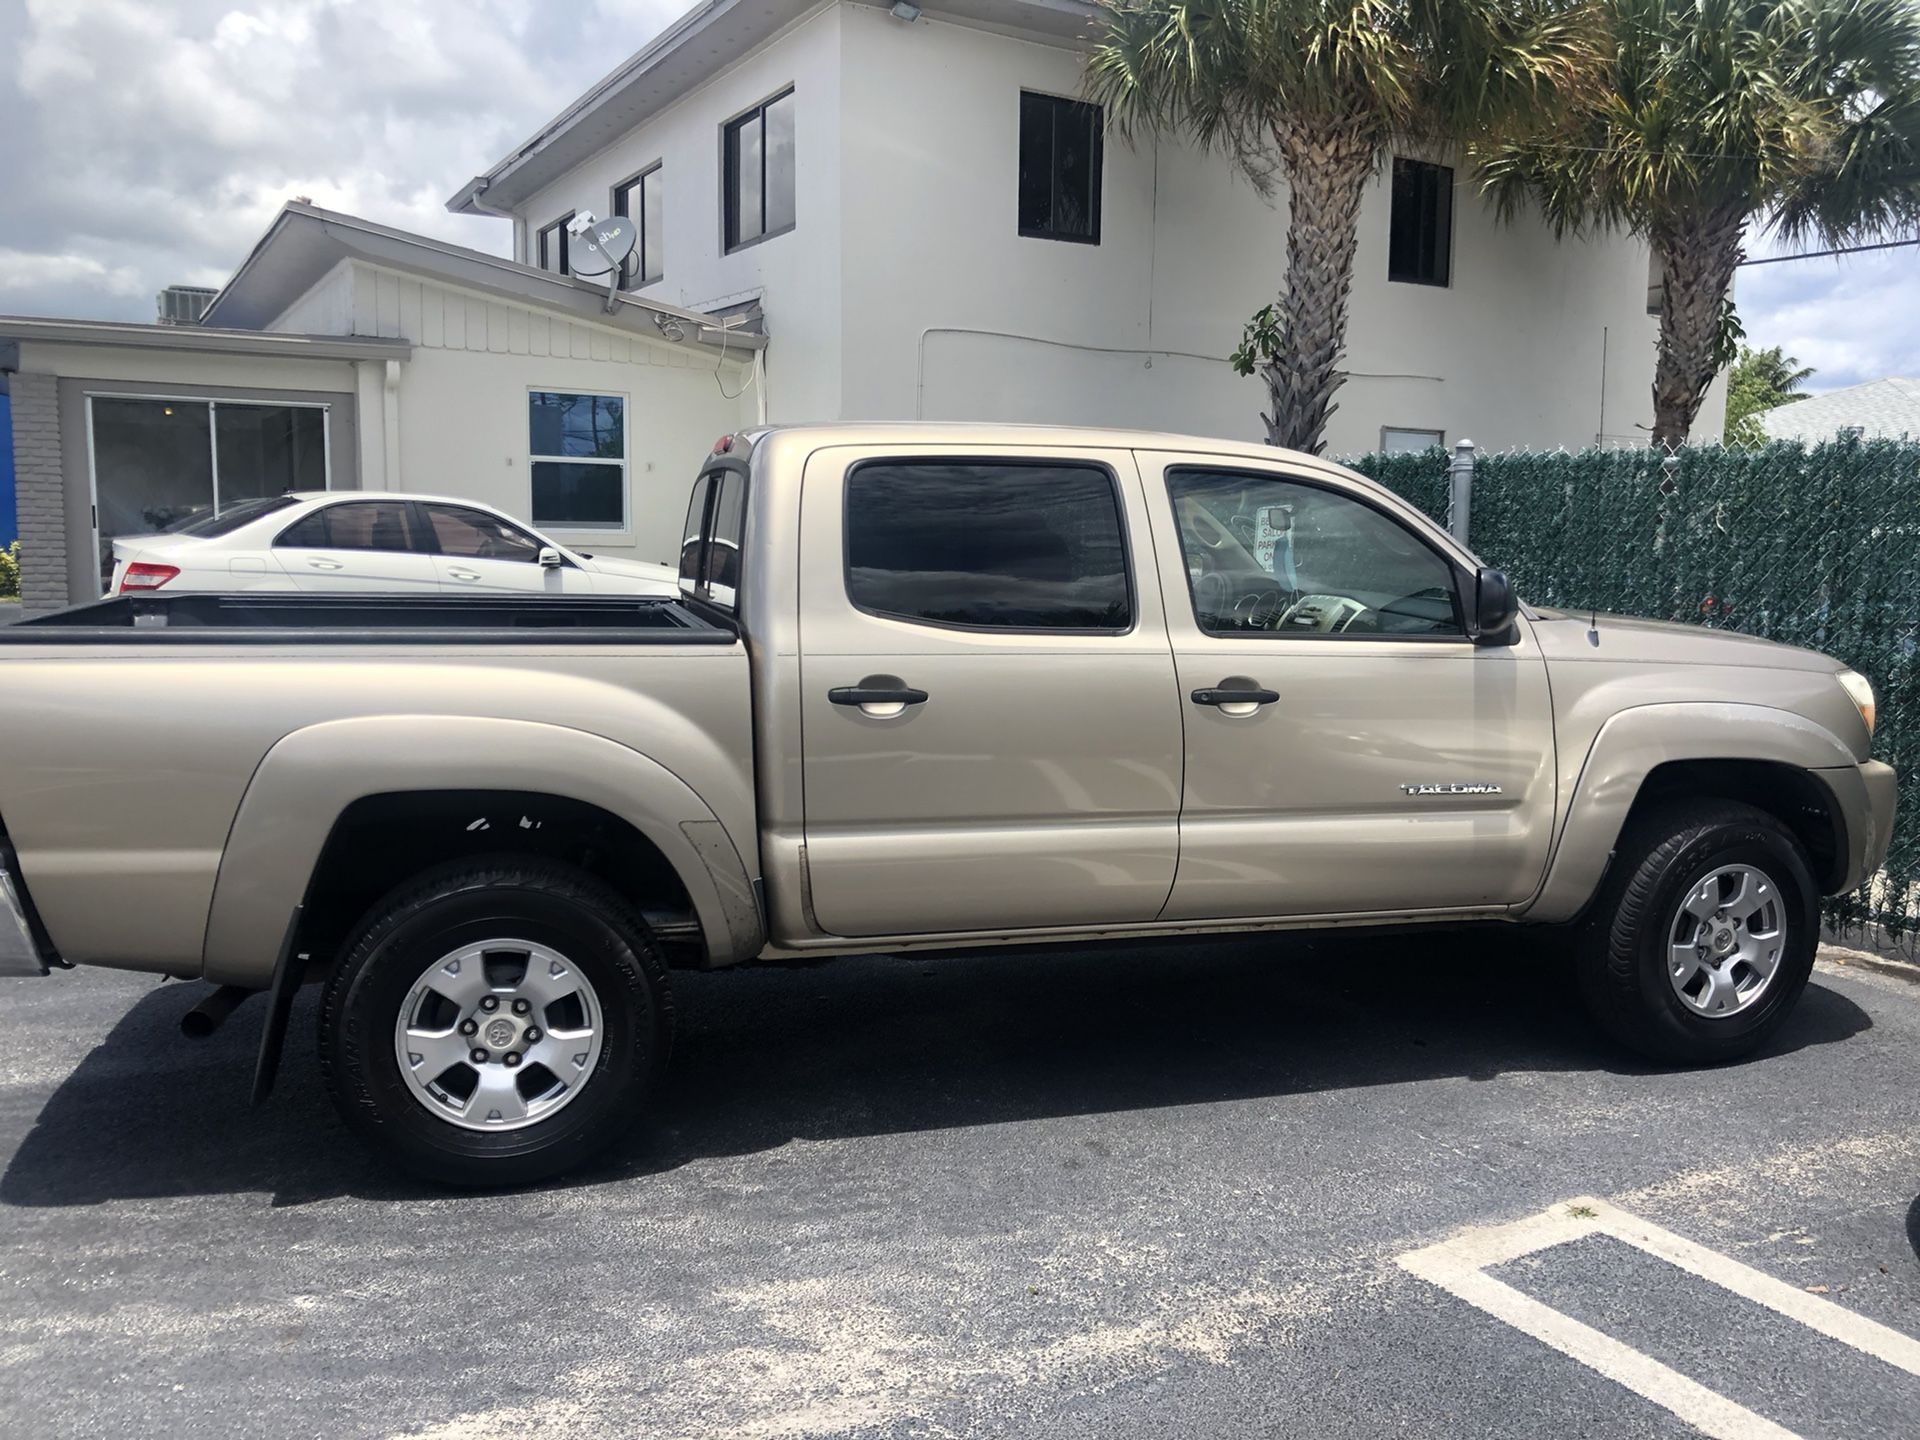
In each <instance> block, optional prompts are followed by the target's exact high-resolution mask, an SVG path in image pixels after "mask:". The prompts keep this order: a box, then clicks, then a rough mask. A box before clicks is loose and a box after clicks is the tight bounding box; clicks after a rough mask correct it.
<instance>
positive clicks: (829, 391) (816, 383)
mask: <svg viewBox="0 0 1920 1440" xmlns="http://www.w3.org/2000/svg"><path fill="white" fill-rule="evenodd" d="M842 16H843V11H842V9H841V8H840V7H838V6H835V5H831V4H829V5H825V6H823V7H821V8H819V9H816V10H814V11H812V12H810V13H809V14H808V15H806V16H803V17H802V18H801V19H799V20H798V21H796V22H795V23H794V24H793V25H791V26H789V27H788V28H787V29H786V30H784V31H783V32H781V34H780V35H779V36H777V37H775V38H774V39H773V40H772V41H771V42H769V43H768V44H767V45H765V46H763V47H761V48H760V49H759V50H757V51H755V52H754V53H752V54H750V55H748V56H747V57H745V58H744V59H742V60H741V61H739V62H738V63H736V64H734V65H732V66H729V67H727V68H726V69H723V70H721V71H720V72H718V73H717V74H716V75H714V76H713V78H712V79H710V80H708V81H707V82H706V83H705V84H703V85H701V86H700V87H699V88H698V89H696V90H694V91H692V92H691V93H690V94H688V95H686V96H684V97H683V98H682V99H680V100H679V101H677V102H676V103H675V104H673V105H672V106H670V107H668V108H667V109H666V110H664V111H662V112H661V113H660V114H659V115H657V116H655V117H653V118H652V119H650V120H649V121H648V122H647V123H646V124H644V125H641V126H640V127H639V128H637V129H635V130H632V131H630V132H628V133H627V134H626V135H624V136H622V137H620V138H619V139H617V140H615V141H613V142H611V143H610V144H608V145H607V146H605V147H604V148H603V149H602V150H600V151H599V152H598V153H597V154H596V155H595V156H594V157H593V158H592V159H591V160H589V161H587V162H586V163H585V164H582V165H580V166H577V167H575V168H574V169H572V170H570V171H568V172H567V173H566V174H564V175H562V176H560V177H559V178H558V179H556V180H555V181H553V182H552V183H551V184H549V185H548V186H546V188H545V189H543V190H541V191H539V192H538V193H537V194H536V195H534V196H533V197H532V198H531V199H529V200H528V202H527V203H526V204H525V205H522V206H520V207H518V209H517V211H516V219H517V221H520V222H524V223H525V226H526V229H527V231H528V233H532V232H535V231H538V230H539V229H540V227H542V226H544V225H547V224H549V223H551V222H552V221H553V220H555V219H556V218H558V217H559V216H561V215H564V214H566V213H567V212H568V211H570V210H571V211H580V210H591V211H593V213H594V214H595V215H599V216H603V217H604V216H606V215H610V214H612V213H613V187H614V186H615V185H616V184H619V183H621V182H622V181H625V180H628V179H631V178H632V177H633V176H634V175H635V174H637V173H638V172H639V171H641V170H643V169H645V168H646V167H647V166H649V165H651V164H653V163H654V162H655V161H660V162H661V167H662V168H661V175H662V179H663V182H664V186H665V189H664V193H663V216H662V220H663V224H664V229H665V240H666V247H665V254H664V271H665V273H664V274H663V275H662V277H661V278H660V279H659V280H658V281H655V282H654V283H653V284H651V285H648V286H646V287H645V288H644V289H643V290H641V291H639V292H636V293H639V294H643V295H647V296H651V297H653V298H656V299H659V300H663V301H666V302H668V303H670V304H675V305H683V306H687V307H689V308H693V309H699V310H708V309H712V308H714V307H715V306H717V305H720V304H725V303H729V302H731V301H734V300H736V299H741V298H747V297H751V296H754V295H756V294H757V295H758V296H759V297H760V300H761V305H762V307H763V309H764V311H765V316H766V328H767V333H768V334H769V335H770V336H771V337H773V341H774V343H773V344H772V346H771V347H770V348H769V350H768V352H767V362H768V376H767V386H768V398H769V402H770V407H769V409H770V414H772V415H773V416H774V417H775V418H778V419H783V420H817V419H829V420H830V419H833V418H835V417H837V416H838V415H840V414H841V412H842V405H841V395H840V384H841V377H840V354H841V332H842V325H841V286H840V256H841V239H840V237H841V224H842V220H841V216H842V208H841V203H840V186H841V158H840V157H841V105H840V91H841V75H840V42H839V35H840V27H841V25H842V23H843V22H842ZM789 85H791V86H792V87H793V97H794V152H795V178H794V191H795V193H794V204H795V215H794V227H793V229H792V230H790V231H788V232H787V233H786V234H784V235H777V236H774V237H772V238H771V239H768V240H764V241H761V242H759V243H757V244H753V245H749V246H746V247H744V248H742V249H740V250H737V251H735V252H734V253H733V254H731V255H728V254H723V253H722V245H721V207H720V191H721V180H720V127H721V125H722V124H723V123H725V122H726V121H727V120H730V119H732V118H733V117H734V116H736V115H738V114H740V113H741V112H742V111H744V110H747V109H749V108H751V107H752V106H754V105H755V104H757V103H759V102H760V101H762V100H766V99H769V98H770V97H772V96H774V95H776V94H778V93H779V92H780V91H782V90H784V89H785V88H786V87H787V86H789ZM521 258H523V259H526V258H528V257H525V256H522V257H521ZM708 438H709V439H711V438H712V437H711V436H710V437H708Z"/></svg>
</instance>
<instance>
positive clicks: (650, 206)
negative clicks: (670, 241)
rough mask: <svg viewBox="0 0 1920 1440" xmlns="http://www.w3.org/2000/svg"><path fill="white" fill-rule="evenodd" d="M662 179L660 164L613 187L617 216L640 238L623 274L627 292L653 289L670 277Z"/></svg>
mask: <svg viewBox="0 0 1920 1440" xmlns="http://www.w3.org/2000/svg"><path fill="white" fill-rule="evenodd" d="M660 177H661V169H660V166H659V165H657V164H656V165H653V166H651V167H649V168H648V169H646V170H642V171H641V172H640V173H639V174H638V175H636V176H634V177H633V179H631V180H629V181H627V182H626V183H625V184H623V185H616V186H614V187H613V213H614V214H616V215H624V216H626V217H627V218H628V219H629V220H631V221H633V228H634V229H635V230H637V231H638V232H639V235H640V238H639V239H638V240H636V241H635V242H634V245H633V254H631V255H629V256H628V257H627V259H626V263H625V265H623V266H622V267H621V270H620V285H621V288H622V289H625V290H636V289H638V288H639V287H640V286H642V285H651V284H652V283H653V282H654V281H656V280H658V279H659V278H660V277H661V276H662V275H664V274H666V273H667V272H666V251H665V248H664V245H663V241H664V240H665V236H664V235H663V233H662V231H661V225H662V219H661V211H662V203H661V193H660V185H661V179H660Z"/></svg>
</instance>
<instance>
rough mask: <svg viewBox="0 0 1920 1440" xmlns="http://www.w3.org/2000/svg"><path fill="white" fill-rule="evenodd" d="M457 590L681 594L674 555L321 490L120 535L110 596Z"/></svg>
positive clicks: (444, 503)
mask: <svg viewBox="0 0 1920 1440" xmlns="http://www.w3.org/2000/svg"><path fill="white" fill-rule="evenodd" d="M163 586H164V587H165V588H166V590H167V591H168V593H170V594H172V593H178V592H180V591H199V592H202V593H207V592H221V593H227V592H232V591H236V590H315V591H332V592H335V593H338V592H343V591H352V590H380V591H397V592H402V593H414V594H422V595H424V594H430V593H445V592H447V591H456V590H481V591H496V592H497V591H509V590H510V591H518V592H522V593H534V594H552V595H580V594H598V595H674V594H678V593H679V584H678V576H677V574H676V572H675V571H674V569H673V567H672V566H669V565H655V564H650V563H648V562H646V561H643V560H612V559H608V558H607V557H605V556H599V555H591V554H588V553H587V552H586V551H584V550H574V549H570V548H568V547H567V546H565V545H561V544H558V543H557V542H555V541H553V540H550V539H548V538H547V537H546V536H544V535H542V534H541V533H540V532H539V531H537V530H532V529H529V528H528V527H527V526H525V525H522V524H521V523H520V522H519V521H517V520H514V519H511V518H510V517H508V516H506V515H503V514H501V513H500V512H499V511H498V510H495V509H493V508H492V507H490V506H487V505H481V504H478V503H476V502H474V501H472V500H453V499H447V498H444V497H441V496H437V495H395V494H392V493H390V492H385V491H379V492H373V491H369V492H362V493H355V492H353V491H337V490H336V491H315V492H307V493H300V494H292V495H275V496H272V497H270V498H267V499H262V500H243V501H240V502H239V503H237V504H234V505H229V506H228V507H227V508H226V509H224V510H222V511H221V512H220V513H219V514H218V515H211V514H208V515H201V516H198V517H196V518H194V519H191V520H186V521H182V522H181V523H180V524H178V525H175V526H174V527H173V528H172V529H170V530H165V531H162V532H161V533H160V534H158V535H128V536H124V537H122V538H120V539H117V540H115V541H114V542H113V579H112V581H111V582H110V584H109V585H108V587H107V593H108V594H110V595H116V594H117V595H129V594H141V593H145V592H149V591H154V590H159V589H160V588H162V587H163Z"/></svg>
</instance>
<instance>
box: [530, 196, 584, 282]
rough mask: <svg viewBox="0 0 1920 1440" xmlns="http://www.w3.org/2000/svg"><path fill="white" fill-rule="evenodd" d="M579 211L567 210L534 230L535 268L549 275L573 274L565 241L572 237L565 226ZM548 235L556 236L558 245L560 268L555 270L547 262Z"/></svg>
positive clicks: (570, 222)
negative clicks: (556, 218) (557, 217)
mask: <svg viewBox="0 0 1920 1440" xmlns="http://www.w3.org/2000/svg"><path fill="white" fill-rule="evenodd" d="M579 213H580V212H579V211H577V210H569V211H567V213H566V214H564V215H562V216H561V217H560V218H559V219H558V220H553V221H549V222H548V223H547V224H545V225H542V226H541V227H540V228H539V229H538V230H537V231H535V232H534V246H535V249H534V259H535V260H536V261H537V262H538V263H537V265H536V266H535V268H536V269H540V270H544V271H546V272H547V274H549V275H571V274H573V265H572V263H571V257H570V256H569V255H568V253H567V241H568V240H570V239H571V238H572V237H571V236H570V235H568V234H567V226H568V225H570V224H572V223H573V217H574V216H575V215H577V214H579ZM549 235H553V236H556V237H558V243H559V246H560V268H559V269H557V270H556V269H554V268H553V267H552V266H551V265H549V264H547V237H548V236H549Z"/></svg>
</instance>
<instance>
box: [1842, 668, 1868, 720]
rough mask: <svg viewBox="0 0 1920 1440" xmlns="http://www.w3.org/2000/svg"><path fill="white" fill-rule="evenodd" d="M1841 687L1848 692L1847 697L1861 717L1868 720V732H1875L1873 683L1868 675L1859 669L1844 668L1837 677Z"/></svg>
mask: <svg viewBox="0 0 1920 1440" xmlns="http://www.w3.org/2000/svg"><path fill="white" fill-rule="evenodd" d="M1835 678H1837V679H1838V680H1839V681H1840V688H1841V689H1842V690H1844V691H1846V692H1847V698H1848V699H1849V700H1851V701H1853V703H1854V708H1856V709H1857V710H1859V712H1860V718H1861V719H1862V720H1864V721H1866V722H1867V734H1869V735H1871V734H1873V685H1872V682H1870V681H1869V680H1868V679H1867V677H1866V676H1864V675H1862V674H1861V673H1860V672H1859V671H1857V670H1842V671H1841V672H1840V674H1839V675H1838V676H1837V677H1835Z"/></svg>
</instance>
